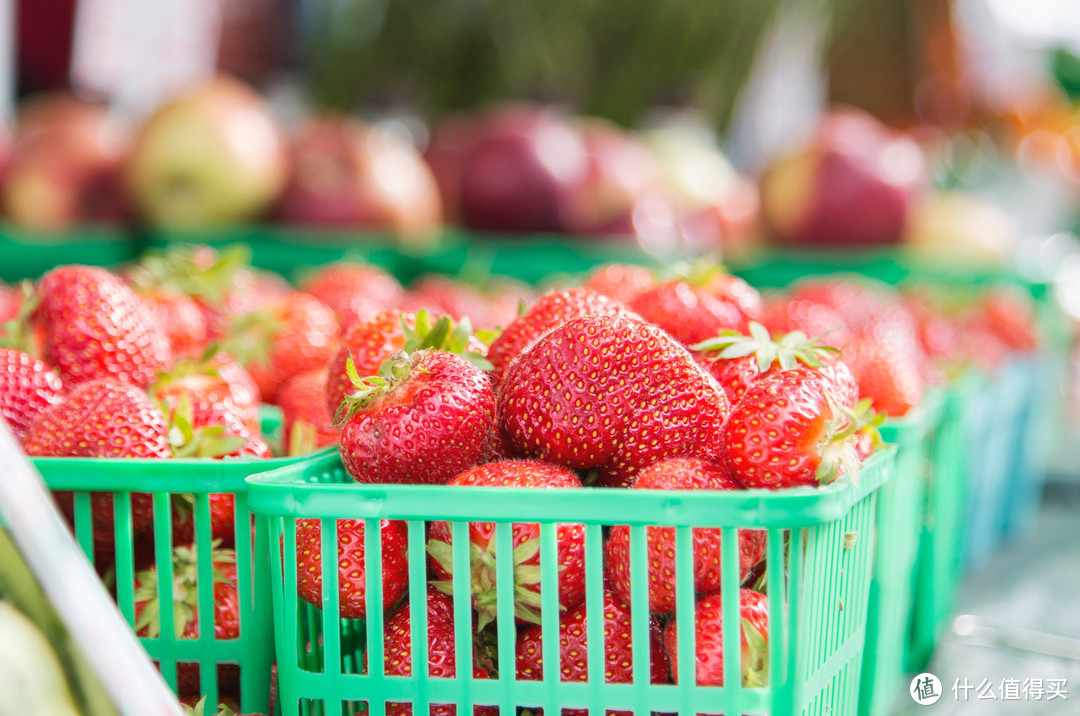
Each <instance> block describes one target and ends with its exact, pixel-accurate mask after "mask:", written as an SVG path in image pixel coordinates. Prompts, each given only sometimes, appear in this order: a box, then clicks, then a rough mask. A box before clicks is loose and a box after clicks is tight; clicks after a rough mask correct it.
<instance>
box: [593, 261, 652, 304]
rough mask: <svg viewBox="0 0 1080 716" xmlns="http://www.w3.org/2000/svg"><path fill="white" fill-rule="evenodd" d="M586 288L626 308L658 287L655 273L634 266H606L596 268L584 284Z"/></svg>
mask: <svg viewBox="0 0 1080 716" xmlns="http://www.w3.org/2000/svg"><path fill="white" fill-rule="evenodd" d="M582 285H583V286H584V287H585V288H588V289H591V290H593V291H596V292H597V293H599V294H603V295H604V296H607V297H608V298H613V299H615V300H616V301H618V302H619V303H621V304H623V305H624V306H628V305H630V302H631V301H633V300H634V299H635V298H637V297H638V296H639V295H640V294H642V293H644V292H645V291H648V290H649V289H650V288H652V287H653V286H655V285H656V279H655V278H653V273H652V271H650V270H649V269H647V268H644V267H643V266H634V265H633V264H604V265H603V266H599V267H597V268H595V269H594V270H593V271H592V272H591V273H590V274H589V276H588V278H586V279H585V283H584V284H582Z"/></svg>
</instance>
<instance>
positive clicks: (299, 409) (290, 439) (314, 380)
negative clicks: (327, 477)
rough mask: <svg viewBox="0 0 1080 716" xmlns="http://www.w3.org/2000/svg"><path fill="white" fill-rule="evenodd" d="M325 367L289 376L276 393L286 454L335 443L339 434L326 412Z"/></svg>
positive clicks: (300, 453)
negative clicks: (282, 424)
mask: <svg viewBox="0 0 1080 716" xmlns="http://www.w3.org/2000/svg"><path fill="white" fill-rule="evenodd" d="M326 375H327V370H326V368H319V369H318V370H309V371H308V372H307V373H301V374H300V375H296V376H293V377H292V378H290V379H289V381H288V382H287V383H285V385H284V386H283V387H282V388H281V391H280V392H279V393H278V407H280V408H281V416H282V420H283V423H284V438H283V440H284V444H285V446H286V454H288V455H302V454H304V453H306V452H311V451H312V450H316V449H318V448H321V447H324V446H326V445H334V444H336V443H337V441H338V436H339V434H340V431H339V430H338V429H337V428H336V427H334V416H333V415H331V414H330V413H329V412H328V411H327V410H326Z"/></svg>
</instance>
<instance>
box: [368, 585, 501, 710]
mask: <svg viewBox="0 0 1080 716" xmlns="http://www.w3.org/2000/svg"><path fill="white" fill-rule="evenodd" d="M371 652H372V650H371V649H367V650H365V651H364V671H365V672H366V671H367V668H368V657H369V655H370V654H371ZM376 653H378V652H377V650H376ZM382 655H383V669H384V673H385V674H386V675H387V676H412V618H411V614H410V607H409V603H408V602H407V601H406V602H404V603H403V604H402V605H401V606H400V607H398V609H397V610H396V611H395V612H394V613H393V614H391V615H390V616H389V617H387V619H386V625H385V630H384V632H383V644H382ZM427 656H428V666H427V669H428V676H429V677H431V678H435V679H452V678H454V677H455V676H457V650H456V649H455V646H454V602H453V600H452V599H450V597H448V596H446V595H445V594H442V593H440V592H438V591H436V590H434V589H432V588H430V587H429V588H428V591H427ZM472 673H473V678H477V679H487V678H491V675H490V674H489V673H488V671H487V670H486V669H485V668H484V667H483V666H481V665H480V664H479V663H478V661H477V659H476V657H475V656H474V658H473V667H472ZM412 713H413V708H412V704H407V703H394V702H391V703H387V704H386V716H411V714H412ZM428 713H429V714H430V715H431V716H455V715H456V714H457V707H456V706H453V705H451V704H432V705H431V708H430V710H429V712H428ZM498 713H499V709H498V708H497V707H494V706H477V707H475V708H474V709H473V715H474V716H498Z"/></svg>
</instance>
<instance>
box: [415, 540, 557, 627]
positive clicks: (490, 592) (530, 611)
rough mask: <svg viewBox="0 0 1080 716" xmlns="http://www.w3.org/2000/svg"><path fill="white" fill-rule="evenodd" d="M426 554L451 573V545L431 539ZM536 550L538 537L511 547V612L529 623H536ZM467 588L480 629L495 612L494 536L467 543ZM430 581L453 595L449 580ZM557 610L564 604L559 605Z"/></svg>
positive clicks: (538, 580) (538, 548)
mask: <svg viewBox="0 0 1080 716" xmlns="http://www.w3.org/2000/svg"><path fill="white" fill-rule="evenodd" d="M427 551H428V554H429V555H431V558H432V559H434V560H435V561H436V562H438V564H439V566H440V567H442V569H443V570H444V571H445V572H446V573H447V574H452V573H453V569H452V568H453V548H452V546H451V545H450V544H449V543H447V542H443V541H442V540H437V539H432V540H429V541H428V544H427ZM539 553H540V540H539V539H530V540H527V541H525V542H522V543H521V544H519V545H518V546H517V547H515V548H514V553H513V564H514V615H515V616H516V617H517V618H518V619H521V620H522V621H526V622H529V623H531V624H539V623H540V592H539V591H537V590H536V589H535V587H536V586H537V585H539V584H540V566H539V565H538V564H536V557H537V555H538V554H539ZM469 557H470V559H469V563H470V580H469V583H470V589H471V592H472V598H473V607H474V608H475V609H476V612H477V627H476V628H477V630H482V629H483V628H484V627H486V626H487V625H488V624H490V623H491V622H493V621H494V620H495V618H496V616H497V596H496V587H495V540H491V541H490V542H489V543H488V544H487V546H486V547H480V546H478V545H476V544H474V543H471V544H470V545H469ZM431 585H432V586H433V587H435V588H436V589H438V590H439V591H440V592H442V593H444V594H447V595H450V596H453V594H454V583H453V580H450V579H446V580H440V581H433V582H431ZM559 609H560V611H563V610H564V607H563V606H562V605H561V604H560V605H559Z"/></svg>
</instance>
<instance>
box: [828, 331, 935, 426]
mask: <svg viewBox="0 0 1080 716" xmlns="http://www.w3.org/2000/svg"><path fill="white" fill-rule="evenodd" d="M921 357H922V356H921V352H920V351H918V350H916V349H915V347H914V345H913V344H908V345H907V346H901V345H897V343H896V342H891V341H879V340H875V339H873V338H864V337H858V338H855V339H853V340H852V341H850V342H849V343H848V344H847V346H845V348H844V362H845V363H846V364H848V365H849V366H850V367H851V372H852V373H853V374H854V376H855V381H856V382H857V383H858V386H859V395H861V396H865V397H868V398H871V399H872V400H873V406H874V409H875V410H876V411H878V412H880V413H884V414H885V415H888V416H890V417H902V416H904V415H907V414H908V412H909V411H910V410H911V409H912V408H914V407H915V406H917V405H918V404H919V403H920V402H921V401H922V397H923V392H924V389H925V383H924V380H923V377H922V374H921V372H920V366H921V365H922V361H921Z"/></svg>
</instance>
